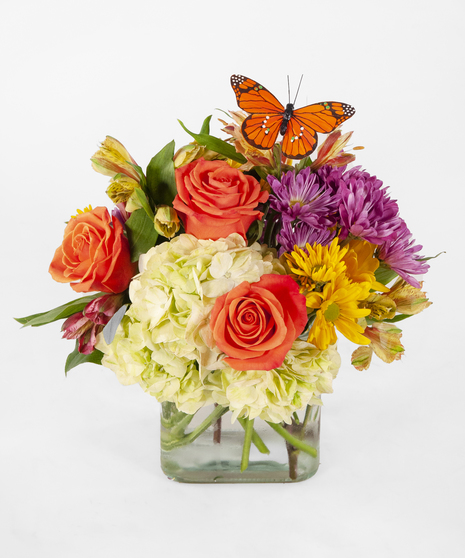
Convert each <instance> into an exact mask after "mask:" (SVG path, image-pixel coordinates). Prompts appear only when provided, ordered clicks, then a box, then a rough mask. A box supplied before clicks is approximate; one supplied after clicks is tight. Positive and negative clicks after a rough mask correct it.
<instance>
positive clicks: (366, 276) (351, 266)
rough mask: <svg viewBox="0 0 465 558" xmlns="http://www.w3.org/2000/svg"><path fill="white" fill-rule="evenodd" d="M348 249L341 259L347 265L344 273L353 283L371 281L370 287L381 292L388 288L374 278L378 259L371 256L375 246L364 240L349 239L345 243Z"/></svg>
mask: <svg viewBox="0 0 465 558" xmlns="http://www.w3.org/2000/svg"><path fill="white" fill-rule="evenodd" d="M347 246H348V248H349V251H348V252H347V254H346V255H345V256H344V258H343V260H344V262H345V264H346V266H347V271H346V274H347V276H348V277H349V278H350V279H351V280H352V281H354V282H355V283H364V282H367V281H368V282H370V283H372V285H371V288H372V289H373V290H376V291H381V292H383V293H385V292H387V291H388V290H389V289H388V288H387V287H385V286H384V285H383V284H382V283H379V282H378V281H376V279H375V271H376V270H377V269H378V267H379V260H378V259H377V258H375V257H374V256H373V254H374V252H375V249H376V248H377V246H375V245H374V244H370V243H369V242H367V241H366V240H351V241H350V242H349V244H348V245H347Z"/></svg>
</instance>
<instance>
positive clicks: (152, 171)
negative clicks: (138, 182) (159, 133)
mask: <svg viewBox="0 0 465 558" xmlns="http://www.w3.org/2000/svg"><path fill="white" fill-rule="evenodd" d="M173 157H174V140H173V141H171V142H170V143H168V144H167V145H165V147H164V148H163V149H162V150H161V151H160V152H159V153H157V154H156V155H155V157H153V158H152V160H151V161H150V163H149V166H148V167H147V195H148V196H149V199H150V200H151V202H152V204H153V206H157V205H171V204H172V203H173V200H174V198H175V196H176V194H177V190H176V180H175V177H174V162H173Z"/></svg>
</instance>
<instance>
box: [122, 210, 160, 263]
mask: <svg viewBox="0 0 465 558" xmlns="http://www.w3.org/2000/svg"><path fill="white" fill-rule="evenodd" d="M125 226H126V230H127V233H128V240H129V246H130V249H131V261H132V262H136V261H137V260H138V259H139V256H140V255H141V254H145V253H146V252H148V251H149V250H150V248H152V247H153V246H155V243H156V241H157V238H158V233H157V231H156V230H155V229H154V226H153V220H152V219H150V217H149V216H148V215H147V213H146V212H145V210H144V209H136V211H134V212H133V213H131V216H130V217H129V219H128V220H127V221H126V223H125Z"/></svg>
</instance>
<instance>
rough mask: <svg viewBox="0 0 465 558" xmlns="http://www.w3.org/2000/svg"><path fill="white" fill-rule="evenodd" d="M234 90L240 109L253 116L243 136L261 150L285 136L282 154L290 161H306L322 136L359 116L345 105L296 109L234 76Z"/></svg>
mask: <svg viewBox="0 0 465 558" xmlns="http://www.w3.org/2000/svg"><path fill="white" fill-rule="evenodd" d="M231 86H232V88H233V90H234V93H235V94H236V100H237V104H238V105H239V108H241V109H242V110H244V111H245V112H248V113H249V116H247V118H246V119H245V120H244V122H243V123H242V135H243V136H244V138H245V139H246V140H247V142H248V143H249V144H250V145H252V146H253V147H256V148H257V149H263V150H266V149H271V148H272V147H273V145H274V144H275V143H276V139H277V137H278V134H281V135H282V136H283V141H282V152H283V154H284V155H285V156H286V157H287V158H289V159H303V158H304V157H306V156H307V155H310V153H312V152H313V151H314V150H315V148H316V146H317V144H318V136H317V132H318V133H320V134H329V133H330V132H332V131H333V130H335V129H336V128H337V127H338V126H339V125H340V124H342V122H344V121H345V120H347V119H348V118H350V117H351V116H353V115H354V114H355V109H354V108H353V107H351V106H350V105H347V104H345V103H339V102H335V101H323V102H321V103H315V104H313V105H307V106H306V107H302V108H299V109H294V103H295V101H294V103H291V102H289V103H288V104H287V105H286V108H284V106H283V105H282V104H281V103H280V102H279V101H278V99H277V98H276V97H275V96H274V95H273V94H272V93H270V92H269V91H268V89H266V87H263V85H260V84H259V83H257V82H256V81H254V80H253V79H250V78H248V77H245V76H241V75H237V74H235V75H233V76H231Z"/></svg>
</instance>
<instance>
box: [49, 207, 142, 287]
mask: <svg viewBox="0 0 465 558" xmlns="http://www.w3.org/2000/svg"><path fill="white" fill-rule="evenodd" d="M135 271H136V270H135V265H134V264H132V263H131V256H130V253H129V243H128V240H127V238H126V237H125V236H124V234H123V225H122V224H121V223H120V222H119V221H118V219H116V217H113V218H112V217H111V216H110V214H109V213H108V210H107V208H106V207H96V208H95V209H93V210H92V211H86V212H85V213H81V214H79V215H78V216H77V217H73V218H72V219H70V221H69V223H68V224H67V225H66V229H65V233H64V237H63V244H62V245H61V246H60V247H59V248H57V250H56V252H55V256H54V257H53V260H52V263H51V264H50V268H49V272H50V274H51V276H52V277H53V279H55V281H58V282H59V283H71V282H72V281H76V282H75V283H71V287H72V288H73V289H74V290H75V291H76V292H77V293H87V292H89V291H103V292H105V293H120V292H122V291H124V290H125V289H126V288H127V286H128V285H129V282H130V281H131V278H132V277H133V275H134V273H135Z"/></svg>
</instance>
